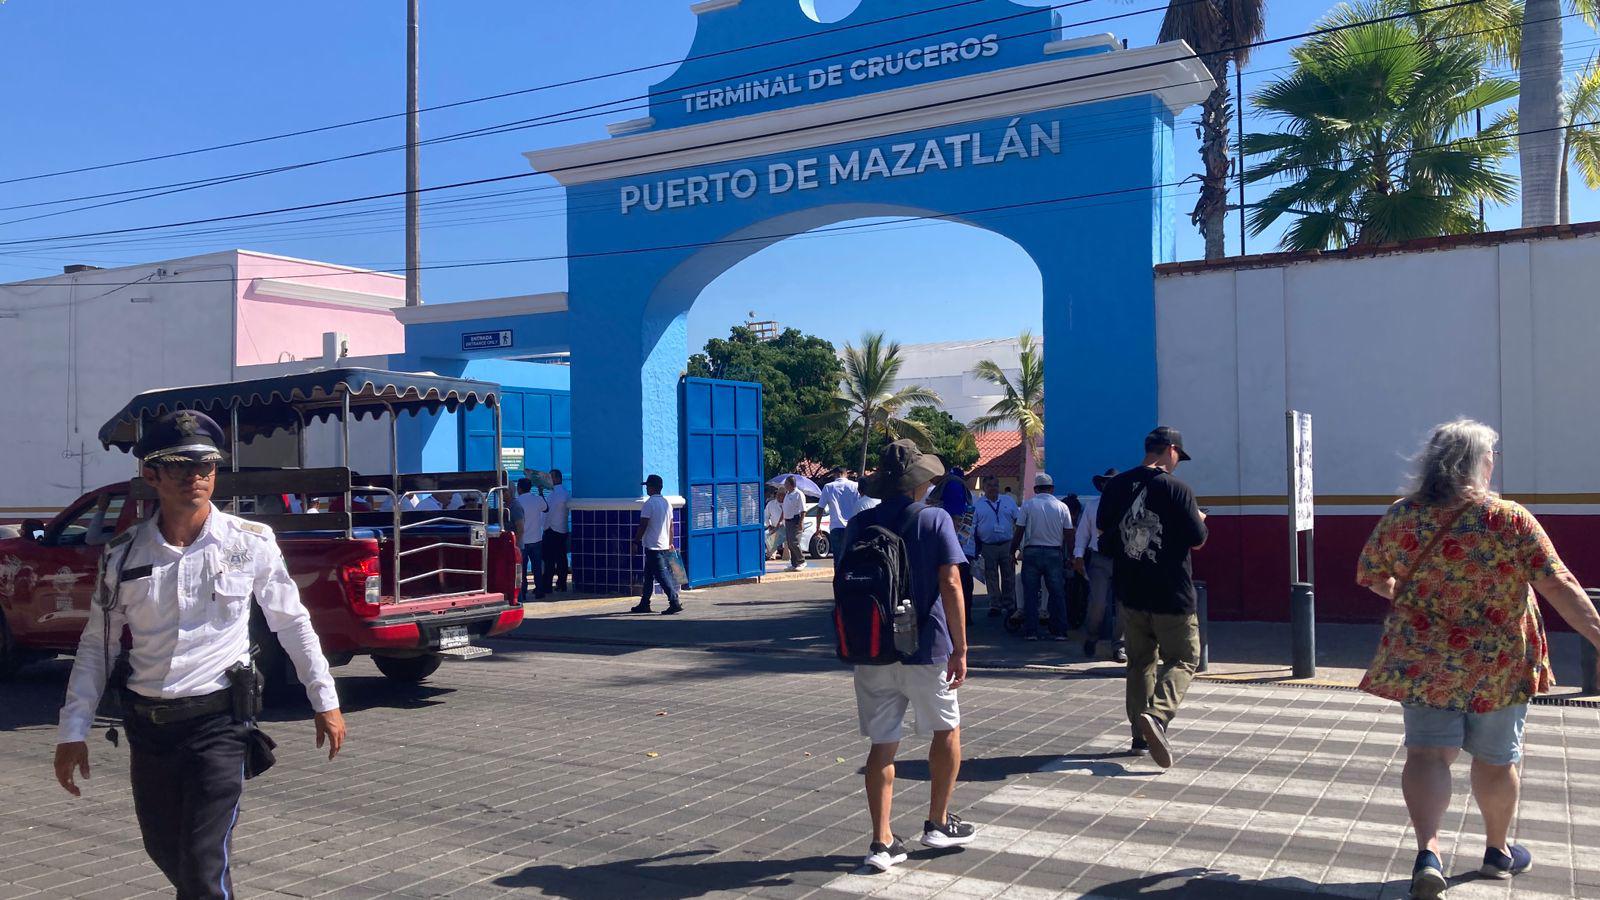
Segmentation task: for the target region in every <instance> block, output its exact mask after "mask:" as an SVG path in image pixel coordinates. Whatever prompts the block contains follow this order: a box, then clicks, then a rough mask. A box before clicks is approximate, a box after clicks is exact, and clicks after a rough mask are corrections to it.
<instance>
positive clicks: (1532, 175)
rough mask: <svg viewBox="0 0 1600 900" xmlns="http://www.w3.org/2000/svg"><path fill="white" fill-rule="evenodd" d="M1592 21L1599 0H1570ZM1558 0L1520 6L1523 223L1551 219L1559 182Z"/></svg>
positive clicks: (1597, 18)
mask: <svg viewBox="0 0 1600 900" xmlns="http://www.w3.org/2000/svg"><path fill="white" fill-rule="evenodd" d="M1571 5H1572V8H1573V10H1574V11H1575V12H1577V13H1578V14H1579V15H1581V16H1583V18H1584V20H1585V21H1586V22H1588V23H1589V24H1590V25H1591V26H1594V25H1596V24H1597V23H1600V0H1572V4H1571ZM1561 22H1562V15H1561V0H1526V2H1525V4H1524V8H1523V22H1522V28H1521V31H1522V52H1521V57H1520V60H1519V72H1520V76H1521V79H1522V99H1521V100H1519V101H1518V103H1517V113H1518V116H1519V118H1520V120H1521V129H1522V134H1521V137H1520V138H1519V140H1518V156H1519V159H1520V161H1521V166H1522V225H1523V227H1528V226H1532V225H1553V224H1555V222H1556V216H1557V212H1558V210H1557V199H1558V194H1559V192H1560V187H1561V184H1562V182H1563V180H1564V179H1563V172H1564V171H1565V167H1564V166H1563V164H1562V157H1563V143H1564V142H1563V140H1562V131H1563V129H1562V128H1561V125H1562V121H1561V118H1562V117H1561V106H1562V104H1561V66H1562V60H1561Z"/></svg>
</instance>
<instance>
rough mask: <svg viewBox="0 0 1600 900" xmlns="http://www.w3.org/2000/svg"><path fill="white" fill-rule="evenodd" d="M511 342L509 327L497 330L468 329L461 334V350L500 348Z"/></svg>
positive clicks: (506, 346)
mask: <svg viewBox="0 0 1600 900" xmlns="http://www.w3.org/2000/svg"><path fill="white" fill-rule="evenodd" d="M511 344H512V340H511V329H509V328H503V329H501V330H499V331H468V332H465V333H463V334H462V335H461V349H462V350H502V349H505V348H508V347H510V346H511Z"/></svg>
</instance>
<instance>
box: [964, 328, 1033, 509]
mask: <svg viewBox="0 0 1600 900" xmlns="http://www.w3.org/2000/svg"><path fill="white" fill-rule="evenodd" d="M1017 349H1018V350H1019V351H1020V352H1019V353H1018V360H1017V368H1018V372H1017V380H1016V381H1015V382H1013V381H1012V380H1011V378H1010V377H1009V376H1008V375H1006V372H1005V370H1004V369H1002V368H1001V367H1000V364H999V363H997V362H995V361H994V360H992V359H986V360H983V361H982V362H980V363H978V364H977V365H976V366H973V367H972V374H973V375H975V376H977V377H979V378H982V379H983V380H984V381H988V382H990V383H992V384H994V385H995V386H997V387H999V388H1000V391H1001V394H1002V395H1003V396H1001V398H1000V400H999V401H998V402H996V403H995V405H993V406H991V407H989V412H988V413H987V414H985V415H981V416H979V417H978V418H976V419H973V420H972V423H971V424H970V425H969V426H968V427H970V428H971V429H972V430H973V431H975V432H983V431H991V430H993V429H995V428H999V427H1000V426H1002V425H1015V426H1016V428H1017V431H1018V432H1020V433H1021V435H1022V484H1023V488H1024V489H1028V488H1031V487H1032V485H1033V470H1034V467H1035V466H1036V465H1037V460H1035V458H1034V454H1035V451H1036V449H1037V447H1038V445H1039V438H1041V437H1043V436H1044V348H1042V347H1040V346H1039V344H1038V343H1037V342H1036V341H1034V339H1033V333H1032V332H1030V331H1024V332H1022V334H1020V335H1018V336H1017Z"/></svg>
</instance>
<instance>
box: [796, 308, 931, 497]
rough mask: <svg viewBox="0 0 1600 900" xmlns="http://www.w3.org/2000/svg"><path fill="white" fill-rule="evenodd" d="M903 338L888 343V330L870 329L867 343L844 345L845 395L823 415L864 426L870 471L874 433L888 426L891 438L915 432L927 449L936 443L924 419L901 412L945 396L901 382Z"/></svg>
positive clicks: (863, 441)
mask: <svg viewBox="0 0 1600 900" xmlns="http://www.w3.org/2000/svg"><path fill="white" fill-rule="evenodd" d="M904 362H905V361H904V360H902V359H901V358H900V344H899V343H897V342H894V341H890V342H888V343H885V340H884V336H883V332H881V331H879V332H876V333H873V332H868V333H867V334H864V335H862V336H861V346H860V347H856V346H854V345H852V344H845V345H844V381H843V382H842V383H841V384H840V385H839V395H838V396H837V397H835V398H834V403H835V404H836V407H835V409H833V410H831V411H829V412H826V413H822V414H821V416H820V418H826V419H829V420H832V421H833V422H835V423H837V424H842V425H844V426H846V428H848V429H851V430H853V429H855V428H860V429H861V467H860V468H859V469H857V470H856V471H858V472H862V473H865V472H866V471H867V454H868V451H869V450H870V449H871V447H872V435H873V432H875V431H880V430H881V431H882V433H883V436H884V438H885V440H887V441H897V440H901V439H903V438H910V439H912V440H914V441H916V442H917V444H918V445H919V446H921V447H923V448H924V449H927V448H928V447H929V446H930V437H929V435H928V431H927V429H926V428H923V427H922V424H921V423H919V422H915V421H913V420H911V419H904V418H901V417H900V413H901V412H902V411H903V410H906V409H909V408H910V407H913V406H932V405H935V404H938V403H942V402H943V401H942V400H940V399H939V395H938V394H936V393H934V392H933V391H931V390H928V389H927V388H925V387H923V386H922V385H920V384H913V385H906V386H904V387H901V388H898V389H897V388H896V387H895V381H896V380H897V379H898V378H899V376H900V366H901V364H902V363H904Z"/></svg>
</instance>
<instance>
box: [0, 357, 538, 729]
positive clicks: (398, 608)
mask: <svg viewBox="0 0 1600 900" xmlns="http://www.w3.org/2000/svg"><path fill="white" fill-rule="evenodd" d="M497 391H498V388H497V386H496V385H492V384H485V383H482V382H473V381H464V380H461V379H451V378H441V377H438V376H432V375H415V374H410V373H402V372H386V371H381V370H375V369H334V370H325V371H322V372H313V373H308V374H305V375H292V376H284V377H281V378H272V379H262V380H259V381H245V382H234V383H230V384H223V385H209V386H203V387H194V388H182V389H176V390H163V391H152V392H149V393H145V394H141V395H139V396H138V397H135V398H134V399H133V401H131V402H130V403H129V404H128V405H127V407H125V408H124V409H123V410H122V412H120V413H118V415H117V416H116V417H114V418H112V420H111V421H109V422H107V423H106V425H105V426H104V427H103V428H102V429H101V431H100V438H101V441H102V442H103V443H104V444H105V445H106V446H107V447H121V448H122V449H128V447H130V446H131V445H132V443H133V442H134V441H135V440H137V439H138V434H139V432H140V429H141V428H142V425H143V423H144V422H147V421H150V420H152V419H154V418H155V417H156V416H159V415H161V414H162V413H164V412H166V411H168V410H171V409H176V408H186V409H199V410H201V411H204V412H206V413H208V414H209V415H211V416H212V418H214V419H216V420H217V421H218V423H220V424H222V426H223V428H224V430H225V431H226V432H227V433H228V435H227V436H228V440H229V441H230V443H231V449H232V453H231V454H230V457H229V459H230V462H229V463H224V466H226V467H228V468H225V469H224V470H223V471H222V472H219V473H218V477H217V488H216V493H215V495H214V502H216V503H217V504H218V505H219V506H221V507H222V508H224V509H229V510H230V511H234V512H237V513H238V514H239V515H242V516H244V517H245V518H248V519H252V520H255V521H259V522H263V523H265V524H267V525H270V526H271V527H272V528H273V530H274V531H275V532H276V534H277V538H278V544H279V546H280V547H281V548H282V549H283V553H284V558H285V561H286V562H287V564H288V568H289V574H290V575H291V576H292V577H293V578H294V580H295V582H296V584H298V585H299V587H300V595H301V598H302V600H303V601H304V603H305V605H306V609H307V610H308V611H309V612H310V613H311V621H312V624H313V626H314V627H315V628H316V631H317V635H318V636H319V637H320V638H321V639H322V649H323V651H324V652H325V653H326V654H327V656H328V661H329V663H330V664H331V665H335V666H338V665H342V664H344V663H347V662H349V661H350V660H351V659H352V658H353V657H355V656H357V655H370V656H372V657H373V661H374V662H375V663H376V664H377V666H378V669H379V671H381V672H382V673H383V674H384V675H386V676H387V677H389V678H390V679H392V680H395V681H401V682H417V681H421V680H423V679H425V678H427V677H428V676H429V675H431V674H432V673H433V672H434V670H436V669H437V668H438V666H439V663H440V660H441V658H443V657H444V656H457V657H462V658H471V657H473V656H478V655H487V653H488V651H487V649H486V648H482V647H478V646H475V645H474V643H473V641H474V640H475V639H477V638H482V637H486V636H489V635H495V634H501V633H503V632H506V631H510V630H511V629H513V628H516V627H517V626H518V625H519V624H521V622H522V607H521V605H520V603H519V598H518V591H517V586H518V583H519V581H518V580H519V579H520V577H521V570H522V560H521V557H520V549H519V548H518V546H517V541H516V538H515V536H514V535H513V534H512V533H511V531H510V528H509V524H510V523H509V515H508V511H507V497H508V493H507V490H506V487H507V477H506V475H505V473H504V472H501V471H494V472H439V473H406V474H402V473H400V472H399V471H398V469H399V463H398V460H399V452H398V437H399V435H398V427H397V424H396V422H397V417H398V416H399V415H401V414H409V415H416V414H418V413H419V412H437V411H438V410H440V409H447V410H451V411H453V410H455V409H457V408H471V407H473V406H476V405H478V404H486V405H488V406H490V407H491V408H493V410H494V412H495V414H496V421H497V422H498V413H499V408H498V396H497ZM368 415H372V416H387V417H388V419H389V422H390V441H391V445H390V448H389V449H390V450H391V452H390V454H389V456H390V459H391V460H392V461H393V465H392V469H391V471H390V473H389V474H388V475H362V474H360V473H357V472H354V471H352V470H351V469H350V467H349V457H350V448H349V422H350V419H351V418H352V416H363V417H365V416H368ZM319 419H321V420H324V421H329V422H330V424H335V425H337V426H338V427H339V428H340V429H341V431H342V451H341V456H342V459H341V460H340V461H341V462H343V463H344V464H343V465H338V466H327V467H320V468H305V467H304V466H303V463H304V462H305V457H306V440H305V432H306V429H307V424H308V423H309V422H312V421H316V420H319ZM280 432H286V434H285V433H280ZM256 442H259V444H258V446H256V447H255V448H254V449H252V447H251V445H252V444H253V443H256ZM241 453H242V454H243V456H244V458H245V459H246V460H247V461H248V462H249V463H250V464H251V465H250V466H248V467H244V466H241ZM275 456H276V457H279V458H277V459H275V458H274V457H275ZM284 456H287V457H288V458H287V459H283V458H281V457H284ZM272 463H281V465H274V464H272ZM288 463H295V464H296V465H289V464H288ZM497 463H498V460H497ZM230 469H231V470H230ZM440 497H442V498H444V500H445V502H443V503H440V502H438V501H437V500H433V499H431V498H440ZM451 501H454V502H451ZM446 506H455V507H457V508H454V509H450V508H440V507H446ZM324 507H326V509H323V508H324ZM153 513H154V494H153V492H152V491H151V490H150V489H149V487H148V486H147V485H146V484H145V483H144V481H143V480H142V479H141V478H135V479H133V480H131V481H129V482H123V483H117V484H112V485H108V486H106V487H103V488H101V489H99V490H97V491H92V492H90V493H89V494H85V495H84V496H83V497H81V498H79V499H78V500H77V501H76V502H74V503H73V504H72V505H71V506H69V507H67V509H65V510H64V511H62V513H61V514H60V515H58V516H56V517H55V518H54V519H52V520H51V521H50V522H48V523H45V522H40V521H29V522H24V523H23V526H22V529H21V531H22V533H21V535H20V536H19V537H15V538H10V539H6V540H0V677H3V676H4V675H7V674H9V673H10V672H12V671H14V670H15V669H16V667H17V666H18V665H20V664H21V663H23V662H25V661H26V660H27V659H28V658H29V657H34V656H51V655H55V654H58V653H71V652H73V651H74V650H75V649H76V648H77V644H78V635H79V633H80V632H81V631H82V630H83V625H84V622H85V621H86V619H87V616H88V615H89V610H90V605H91V600H92V593H93V585H94V575H95V570H96V565H97V563H98V561H99V558H100V553H101V549H102V546H103V545H104V544H105V543H106V542H107V541H109V540H110V539H111V538H112V537H113V536H115V535H116V534H118V533H120V532H121V531H123V530H124V529H126V528H127V527H129V526H130V525H132V524H133V523H134V522H136V521H138V520H140V519H141V518H144V517H147V516H149V515H152V514H153ZM252 631H253V634H254V636H255V638H256V642H257V644H258V645H259V646H260V648H261V653H260V656H259V657H258V661H259V662H260V664H261V665H262V667H263V668H264V670H265V674H266V677H267V682H268V685H269V696H273V695H276V696H279V697H287V696H292V694H293V691H292V685H293V672H292V671H291V669H292V667H291V666H289V665H288V664H287V658H286V657H285V655H284V653H283V651H282V650H281V649H280V648H279V647H278V645H277V642H276V640H274V639H273V637H272V634H271V632H270V631H269V630H268V629H267V628H266V626H265V621H264V620H262V619H261V616H260V613H259V612H256V613H255V614H254V615H253V618H252Z"/></svg>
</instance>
